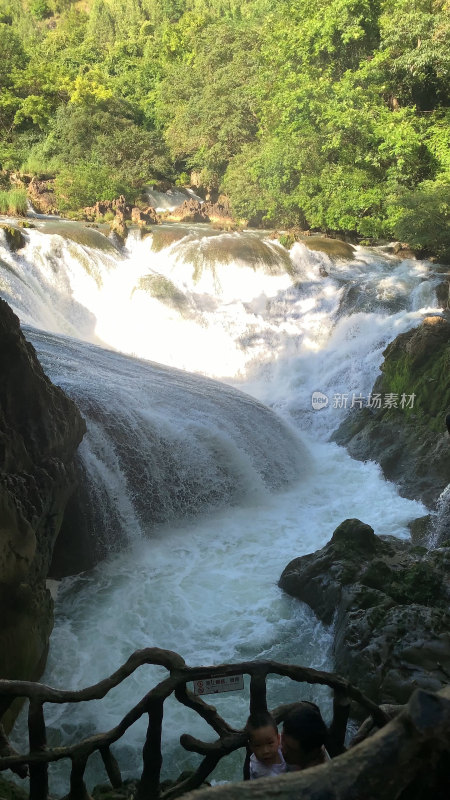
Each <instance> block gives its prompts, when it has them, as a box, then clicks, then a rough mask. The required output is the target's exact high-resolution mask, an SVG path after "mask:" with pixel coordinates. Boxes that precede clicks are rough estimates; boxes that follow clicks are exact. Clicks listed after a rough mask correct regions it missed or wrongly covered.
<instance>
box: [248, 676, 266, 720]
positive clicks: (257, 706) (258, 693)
mask: <svg viewBox="0 0 450 800" xmlns="http://www.w3.org/2000/svg"><path fill="white" fill-rule="evenodd" d="M258 711H267V691H266V673H265V672H259V671H258V672H255V673H252V675H251V677H250V714H255V713H256V712H258Z"/></svg>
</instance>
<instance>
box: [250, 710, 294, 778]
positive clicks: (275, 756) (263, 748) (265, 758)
mask: <svg viewBox="0 0 450 800" xmlns="http://www.w3.org/2000/svg"><path fill="white" fill-rule="evenodd" d="M245 730H246V732H247V734H248V745H249V748H250V750H251V751H252V755H251V756H250V780H251V781H252V780H255V778H268V777H269V776H270V775H281V773H282V772H286V769H287V768H286V762H285V760H284V758H283V753H282V752H281V749H280V734H279V733H278V728H277V725H276V722H275V720H274V718H273V717H272V715H271V714H269V712H268V711H261V712H259V713H257V714H250V716H249V718H248V720H247V724H246V726H245Z"/></svg>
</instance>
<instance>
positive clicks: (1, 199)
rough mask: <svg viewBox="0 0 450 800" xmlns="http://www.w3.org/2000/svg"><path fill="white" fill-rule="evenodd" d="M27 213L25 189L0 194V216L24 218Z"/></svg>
mask: <svg viewBox="0 0 450 800" xmlns="http://www.w3.org/2000/svg"><path fill="white" fill-rule="evenodd" d="M26 213H27V193H26V191H25V189H10V191H7V192H0V214H11V215H12V216H23V215H24V214H26Z"/></svg>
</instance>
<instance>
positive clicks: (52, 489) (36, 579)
mask: <svg viewBox="0 0 450 800" xmlns="http://www.w3.org/2000/svg"><path fill="white" fill-rule="evenodd" d="M0 375H1V381H0V676H1V677H2V678H16V679H26V680H35V679H37V678H38V677H39V676H40V674H41V672H42V669H43V666H44V664H45V658H46V652H47V646H48V639H49V635H50V632H51V629H52V625H53V616H52V609H53V605H52V600H51V597H50V594H49V592H48V591H47V589H46V586H45V581H46V577H47V574H48V568H49V565H50V561H51V557H52V552H53V545H54V543H55V540H56V537H57V535H58V532H59V528H60V525H61V521H62V518H63V514H64V509H65V505H66V502H67V500H68V498H69V497H70V495H71V493H72V491H73V489H74V487H75V471H74V466H73V457H74V454H75V451H76V448H77V446H78V444H79V443H80V441H81V439H82V437H83V434H84V431H85V423H84V420H83V419H82V417H81V416H80V413H79V411H78V409H77V407H76V406H75V404H74V403H73V402H72V401H71V400H69V398H68V397H66V395H65V394H64V392H63V391H62V390H61V389H59V388H57V387H56V386H53V384H52V383H51V381H50V380H49V379H48V378H47V376H46V375H45V374H44V372H43V370H42V367H41V365H40V364H39V361H38V359H37V356H36V353H35V351H34V348H33V347H32V345H31V344H29V343H28V342H27V341H26V340H25V338H24V336H23V335H22V332H21V330H20V325H19V320H18V318H17V317H16V316H15V314H13V312H12V311H11V309H10V308H9V306H8V305H7V303H5V302H4V301H3V300H1V299H0ZM2 711H3V708H2V707H1V706H0V715H1V712H2ZM9 714H10V716H11V712H9ZM5 723H6V724H8V720H7V719H6V718H5Z"/></svg>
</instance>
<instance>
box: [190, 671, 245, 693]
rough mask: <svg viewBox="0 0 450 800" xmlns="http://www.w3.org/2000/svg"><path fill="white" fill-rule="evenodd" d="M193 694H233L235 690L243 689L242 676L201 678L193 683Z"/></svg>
mask: <svg viewBox="0 0 450 800" xmlns="http://www.w3.org/2000/svg"><path fill="white" fill-rule="evenodd" d="M193 683H194V694H219V692H234V691H236V689H243V688H244V676H243V675H223V676H222V677H220V676H219V677H215V678H213V677H212V676H211V677H210V678H202V679H201V680H200V681H193Z"/></svg>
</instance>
